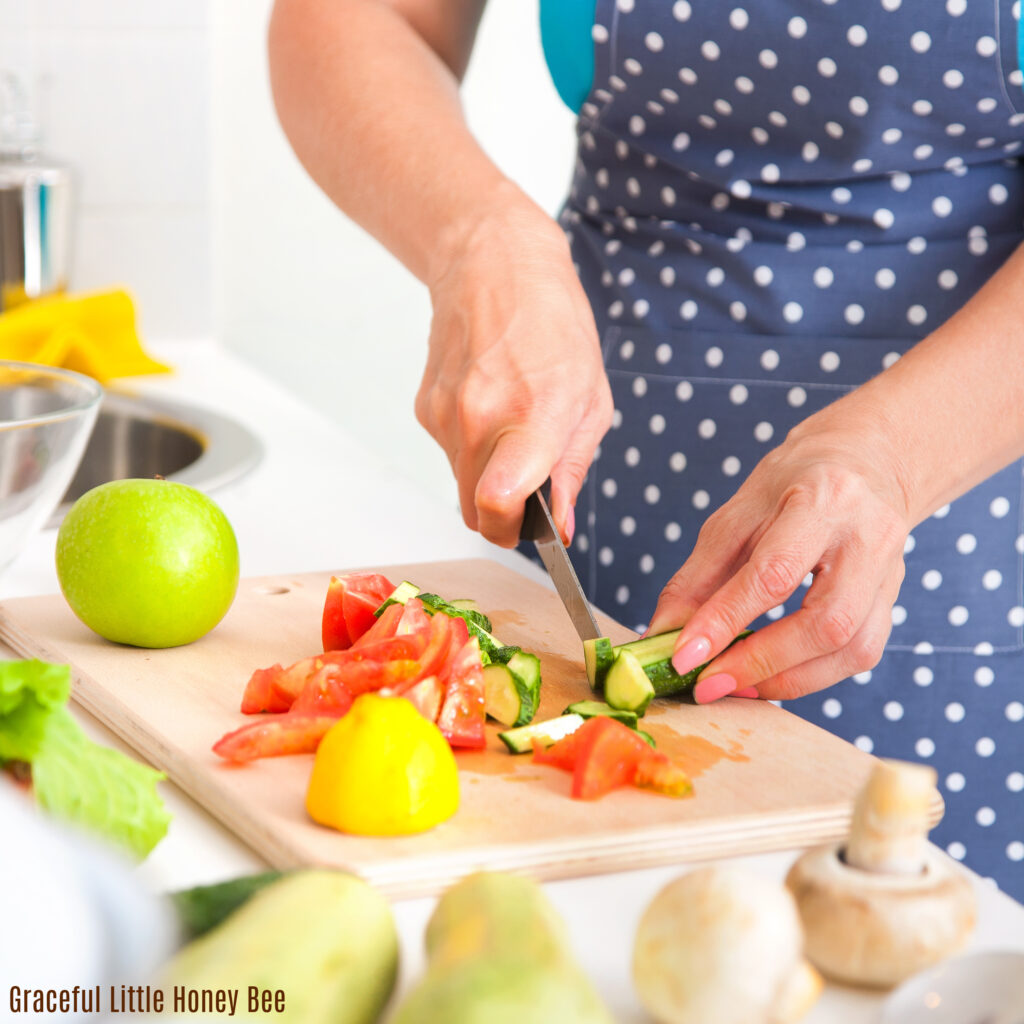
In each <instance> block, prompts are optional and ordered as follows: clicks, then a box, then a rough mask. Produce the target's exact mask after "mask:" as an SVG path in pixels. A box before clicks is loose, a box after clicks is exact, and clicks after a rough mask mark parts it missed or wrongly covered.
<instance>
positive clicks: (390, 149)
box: [269, 0, 541, 282]
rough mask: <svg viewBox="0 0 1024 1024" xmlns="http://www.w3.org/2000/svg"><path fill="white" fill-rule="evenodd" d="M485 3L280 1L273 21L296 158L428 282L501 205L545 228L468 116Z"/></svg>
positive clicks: (282, 103)
mask: <svg viewBox="0 0 1024 1024" xmlns="http://www.w3.org/2000/svg"><path fill="white" fill-rule="evenodd" d="M483 5H484V0H405V2H397V0H277V2H276V4H275V7H274V12H273V16H272V18H271V24H270V33H269V49H270V70H271V85H272V88H273V93H274V100H275V103H276V106H277V110H278V115H279V117H280V119H281V123H282V125H283V127H284V130H285V133H286V134H287V135H288V138H289V140H290V142H291V144H292V146H293V148H294V149H295V152H296V154H297V155H298V157H299V159H300V160H301V161H302V163H303V165H304V166H305V167H306V169H307V171H308V172H309V173H310V175H311V176H312V177H313V179H314V180H315V181H316V182H317V183H318V184H319V185H320V187H321V188H322V189H323V190H324V191H325V192H326V193H327V195H328V196H329V197H330V198H331V199H332V200H333V201H334V202H335V203H336V204H337V205H338V206H339V207H340V208H341V209H342V210H344V211H345V212H346V213H347V214H348V215H349V216H350V217H352V219H353V220H355V221H356V222H357V223H359V224H360V225H362V226H363V227H364V228H366V230H368V231H369V232H370V233H371V234H372V235H374V236H375V237H376V238H377V239H378V240H380V241H381V242H382V243H383V244H384V245H385V246H387V248H388V249H390V250H391V251H392V252H393V253H394V254H395V255H396V256H397V257H398V258H399V259H400V260H401V261H402V262H403V263H404V264H405V265H406V266H407V267H408V268H409V269H410V270H411V271H412V272H413V273H414V274H415V275H416V276H417V277H419V278H420V279H421V280H423V281H428V282H429V281H430V280H431V278H432V277H433V276H436V274H437V273H438V272H439V271H440V267H439V264H440V263H441V262H442V261H443V260H444V258H445V253H446V252H447V251H448V250H450V248H451V247H452V246H453V245H454V244H456V240H457V239H458V237H459V236H460V235H461V234H463V233H465V232H467V231H470V230H472V228H473V226H474V225H475V224H476V223H478V222H479V221H480V220H481V219H482V218H483V217H484V216H485V215H486V214H488V213H493V212H494V210H495V209H496V208H504V207H506V206H512V207H514V208H515V209H516V211H517V213H518V214H519V215H520V216H522V215H524V214H527V215H532V216H536V217H537V218H538V220H540V219H541V212H540V210H539V209H538V208H535V207H533V204H532V203H530V201H529V200H528V199H527V198H526V197H525V195H524V194H523V193H522V192H520V190H519V189H517V188H516V187H515V186H514V185H513V184H512V183H511V182H509V181H508V179H507V178H505V176H504V175H503V174H502V173H501V172H500V171H499V169H498V168H497V167H496V166H495V165H494V164H493V162H492V161H491V160H490V159H489V158H488V157H487V155H486V154H485V153H484V152H483V150H482V149H481V148H480V146H479V145H478V144H477V142H476V141H475V140H474V139H473V137H472V135H471V134H470V132H469V130H468V128H467V127H466V123H465V119H464V118H463V114H462V109H461V106H460V103H459V95H458V76H459V75H461V73H462V72H463V70H464V68H465V64H466V62H467V61H468V58H469V49H470V47H471V45H472V40H473V35H474V33H475V30H476V25H477V22H478V20H479V17H480V14H481V11H482V9H483ZM428 40H429V41H428Z"/></svg>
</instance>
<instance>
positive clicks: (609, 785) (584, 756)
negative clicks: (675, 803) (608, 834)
mask: <svg viewBox="0 0 1024 1024" xmlns="http://www.w3.org/2000/svg"><path fill="white" fill-rule="evenodd" d="M533 759H534V761H536V762H537V763H538V764H549V765H553V766H554V767H556V768H561V769H563V770H565V771H570V772H572V790H571V793H572V796H573V797H574V798H575V799H577V800H595V799H597V798H598V797H600V796H604V794H605V793H608V792H610V791H611V790H613V789H616V788H617V787H619V786H627V785H633V786H640V787H643V788H645V789H652V790H654V791H655V792H658V793H662V794H664V795H665V796H688V795H689V794H690V793H692V792H693V785H692V784H691V782H690V779H689V777H688V776H687V775H686V773H685V772H684V771H683V770H682V768H680V767H679V766H678V765H676V764H674V763H673V762H672V761H671V760H670V759H669V758H668V757H666V756H665V755H664V754H661V753H659V752H658V751H656V750H653V749H652V748H651V747H650V746H649V745H648V744H647V743H646V742H645V741H644V740H643V738H642V737H641V736H639V735H638V734H637V733H636V732H635V731H634V730H632V729H630V728H629V726H627V725H623V723H622V722H617V721H615V719H613V718H607V717H604V716H601V715H597V716H595V717H594V718H589V719H587V721H586V722H584V723H583V725H581V726H580V727H579V728H578V729H577V730H576V731H575V732H574V733H571V734H570V735H568V736H566V737H565V738H564V739H561V740H559V741H558V742H557V743H555V744H553V745H552V746H550V747H549V748H548V749H547V750H543V749H541V748H540V747H539V746H535V747H534V751H533Z"/></svg>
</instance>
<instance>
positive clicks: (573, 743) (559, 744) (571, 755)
mask: <svg viewBox="0 0 1024 1024" xmlns="http://www.w3.org/2000/svg"><path fill="white" fill-rule="evenodd" d="M582 728H583V726H580V728H579V729H577V730H576V731H575V732H571V733H569V735H568V736H563V737H562V738H561V739H560V740H556V741H555V742H554V743H552V744H551V746H550V747H545V746H544V744H543V742H542V741H541V740H537V739H535V740H534V741H533V759H534V761H536V762H537V764H549V765H551V766H552V767H553V768H561V769H562V771H566V772H571V771H572V770H573V769H574V768H575V767H576V758H577V756H578V754H579V746H580V740H579V734H580V732H581V730H582Z"/></svg>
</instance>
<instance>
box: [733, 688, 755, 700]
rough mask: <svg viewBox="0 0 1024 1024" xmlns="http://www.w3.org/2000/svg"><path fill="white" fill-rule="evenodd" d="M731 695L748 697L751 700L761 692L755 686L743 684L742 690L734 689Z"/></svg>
mask: <svg viewBox="0 0 1024 1024" xmlns="http://www.w3.org/2000/svg"><path fill="white" fill-rule="evenodd" d="M732 696H733V697H749V698H750V699H751V700H756V699H757V698H758V697H760V696H761V693H760V691H759V690H758V688H757V687H756V686H744V687H743V689H742V690H736V691H735V692H734V693H733V694H732Z"/></svg>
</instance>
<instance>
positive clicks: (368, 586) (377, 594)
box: [321, 572, 395, 651]
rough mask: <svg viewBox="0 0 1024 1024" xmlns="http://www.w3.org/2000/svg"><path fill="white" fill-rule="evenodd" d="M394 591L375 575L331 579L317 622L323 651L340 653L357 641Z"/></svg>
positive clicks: (360, 573) (389, 582) (352, 574)
mask: <svg viewBox="0 0 1024 1024" xmlns="http://www.w3.org/2000/svg"><path fill="white" fill-rule="evenodd" d="M394 589H395V588H394V585H393V584H392V583H391V581H390V580H388V578H387V577H386V576H382V575H381V574H380V573H378V572H350V573H346V574H345V575H343V576H332V577H331V582H330V583H329V584H328V586H327V597H326V599H325V601H324V611H323V617H322V621H321V639H322V640H323V645H324V650H325V651H341V650H344V649H345V648H347V647H349V646H350V645H351V644H352V643H354V642H355V641H356V640H358V639H359V637H360V636H362V635H363V633H365V632H366V631H367V630H368V629H369V628H370V627H371V626H372V625H373V623H374V621H375V619H374V615H373V613H374V612H375V611H376V610H377V609H378V608H379V607H380V606H381V605H382V604H383V603H384V602H385V601H386V600H387V599H388V596H389V595H390V594H391V592H392V591H393V590H394Z"/></svg>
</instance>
